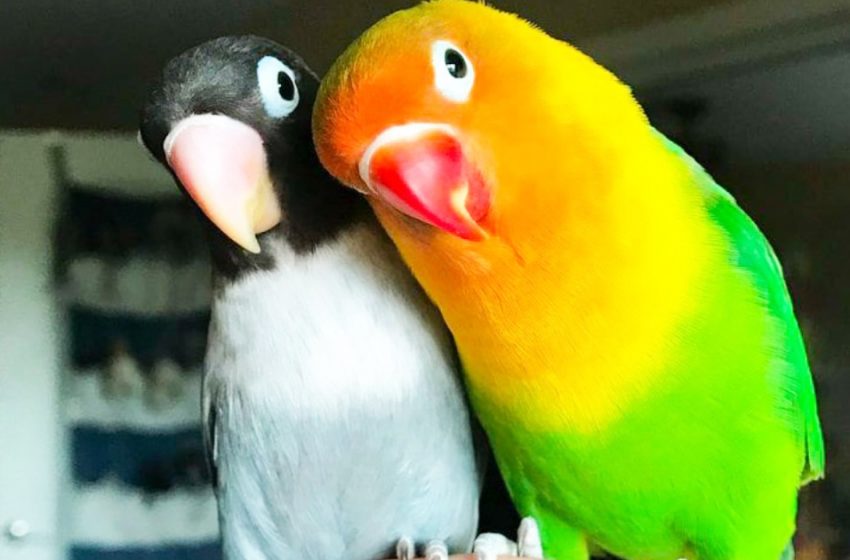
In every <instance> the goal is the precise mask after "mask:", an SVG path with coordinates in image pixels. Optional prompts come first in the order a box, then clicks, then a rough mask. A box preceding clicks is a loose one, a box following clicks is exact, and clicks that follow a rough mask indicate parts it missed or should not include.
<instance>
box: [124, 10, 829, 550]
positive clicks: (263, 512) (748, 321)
mask: <svg viewBox="0 0 850 560" xmlns="http://www.w3.org/2000/svg"><path fill="white" fill-rule="evenodd" d="M318 83H319V82H318V80H317V79H316V77H315V76H314V75H313V74H312V73H311V72H310V71H309V70H308V69H307V67H306V66H305V65H304V63H303V61H301V59H300V58H298V57H297V56H296V55H294V54H293V53H291V52H290V51H288V50H286V49H284V48H282V47H280V46H278V45H276V44H274V43H272V42H269V41H266V40H263V39H257V38H231V39H220V40H216V41H213V42H210V43H207V44H205V45H202V46H200V47H197V48H196V49H193V50H191V51H189V52H187V53H185V54H183V55H181V56H180V57H178V58H177V59H175V60H174V61H172V62H171V63H169V65H168V66H167V67H166V68H165V71H164V73H163V78H162V83H161V84H160V86H159V87H158V88H157V89H156V90H155V91H154V93H153V94H152V96H151V98H150V101H149V102H148V104H147V105H146V107H145V109H144V112H143V117H142V126H141V134H142V139H143V141H144V143H145V145H146V146H147V147H148V149H149V150H150V151H151V152H152V153H153V154H154V155H155V156H156V157H157V158H158V159H159V160H160V161H161V162H163V163H164V164H165V165H166V166H167V167H168V168H169V169H170V170H171V171H172V172H173V174H174V175H175V177H176V179H177V181H178V183H179V184H180V185H182V187H183V189H184V190H185V191H186V192H187V193H188V195H189V196H190V197H191V198H192V199H193V200H194V201H195V202H196V203H197V205H198V206H199V207H200V209H201V210H202V211H203V212H204V214H205V215H206V216H207V217H208V218H209V220H210V222H211V223H212V224H213V225H214V227H212V228H210V230H211V232H212V238H213V239H212V243H211V247H212V252H213V258H214V265H215V272H216V288H215V295H214V297H215V300H214V303H213V316H212V323H211V326H210V341H209V352H208V356H207V367H206V370H207V371H206V379H205V386H204V399H203V410H204V417H205V422H206V426H207V434H208V438H207V440H208V441H207V443H208V448H209V451H210V455H211V462H212V464H213V465H214V466H215V468H216V471H217V473H216V480H217V495H218V499H219V507H220V512H221V521H222V532H223V541H224V547H225V553H226V555H227V557H228V558H289V557H293V558H294V557H303V558H321V559H325V560H327V559H336V558H338V559H342V558H385V557H387V556H389V555H391V554H392V549H393V545H394V544H395V543H396V542H398V547H397V550H396V552H397V553H398V554H399V556H401V557H403V558H409V557H410V556H411V555H412V554H413V553H414V550H415V549H416V548H418V549H419V550H421V549H422V547H423V546H424V548H425V553H426V555H427V556H429V557H438V558H439V557H444V556H445V554H446V552H447V551H449V552H461V551H465V550H468V549H469V546H470V544H471V543H472V540H473V537H474V534H475V531H476V521H477V502H478V495H479V487H480V486H479V485H480V482H481V472H482V464H481V461H480V459H479V457H480V456H481V454H480V453H479V452H478V451H476V449H480V448H481V447H480V446H481V445H482V443H481V442H480V441H477V440H476V437H475V431H474V428H473V422H474V420H473V419H472V417H471V416H470V414H469V413H468V412H467V408H466V398H467V397H465V396H464V395H465V394H468V395H469V397H468V398H469V400H470V402H471V405H472V408H473V409H474V411H475V415H476V416H477V418H478V419H479V420H480V421H481V424H482V425H483V427H484V429H485V430H486V433H487V437H488V438H489V442H490V444H491V445H492V448H493V451H494V453H495V457H496V461H497V464H498V467H499V470H500V472H501V474H502V476H503V477H504V479H505V482H506V483H507V486H508V489H509V491H510V494H511V497H512V499H513V501H514V503H515V504H516V506H517V508H518V510H519V511H520V513H521V514H522V515H526V516H530V517H532V518H533V520H535V521H536V523H535V522H534V521H527V522H524V524H523V525H522V526H521V531H520V535H519V538H518V541H519V543H520V550H519V553H520V554H526V555H529V556H534V555H538V554H539V552H540V551H539V550H538V549H539V546H538V545H539V543H538V541H537V536H538V535H537V534H536V529H537V527H538V526H539V530H540V535H539V536H540V537H541V538H542V544H543V552H544V553H545V555H546V557H551V558H557V559H560V560H574V559H583V558H587V557H588V555H589V554H590V552H592V551H595V550H604V551H607V552H610V553H613V554H616V555H618V556H622V557H625V558H630V559H631V558H635V559H638V558H639V559H644V558H647V559H654V558H659V559H661V558H680V557H686V558H694V559H700V560H729V559H736V558H742V559H743V558H746V559H747V560H754V559H764V560H775V559H776V558H778V557H780V556H781V555H782V554H783V553H785V554H788V553H793V549H792V548H790V545H789V541H790V539H791V537H792V535H793V532H794V525H795V522H794V518H795V513H796V499H797V492H798V490H799V488H800V486H801V485H802V484H803V483H805V482H808V481H809V480H812V479H815V478H819V477H820V476H822V474H823V470H824V454H823V441H822V436H821V431H820V425H819V421H818V417H817V407H816V402H815V394H814V388H813V383H812V378H811V374H810V372H809V368H808V364H807V360H806V355H805V350H804V346H803V342H802V338H801V336H800V333H799V329H798V326H797V322H796V319H795V317H794V313H793V310H792V306H791V302H790V298H789V295H788V292H787V290H786V287H785V284H784V281H783V279H782V273H781V269H780V267H779V264H778V261H777V260H776V257H775V256H774V254H773V252H772V250H771V249H770V246H769V245H768V243H767V241H766V240H765V239H764V237H763V236H762V234H761V233H760V232H759V230H758V229H757V227H756V226H755V225H754V224H753V223H752V221H750V219H749V218H748V217H747V216H746V214H745V213H744V212H743V211H742V210H741V209H740V208H739V207H738V206H737V205H736V204H735V202H734V200H733V199H732V197H731V196H729V195H728V194H727V193H726V192H725V191H724V190H723V189H721V187H719V186H718V185H717V184H715V183H714V182H713V181H712V179H711V178H710V177H709V176H708V174H706V173H705V171H704V170H703V169H702V168H700V167H699V166H698V165H697V164H696V163H695V162H694V161H693V160H691V159H690V158H689V157H688V156H687V155H686V154H685V153H683V152H682V151H681V150H680V149H679V148H678V147H677V146H675V145H674V144H672V143H671V142H669V141H668V140H667V139H666V138H664V137H663V136H662V135H661V134H659V133H658V132H656V131H655V130H654V129H653V128H652V127H651V125H650V124H649V123H648V122H647V120H646V117H645V115H644V113H643V112H642V110H641V108H640V106H639V105H638V104H637V103H636V102H635V100H634V99H633V98H632V96H631V94H630V91H629V90H628V88H627V87H625V86H624V85H623V84H621V83H620V82H619V81H618V80H617V79H616V78H615V77H614V76H613V75H611V74H610V73H609V72H607V71H606V70H604V69H603V68H601V67H600V66H599V65H597V64H596V63H594V62H593V61H592V60H591V59H590V58H588V57H586V56H585V55H583V54H581V53H580V52H578V51H577V50H575V49H574V48H572V47H571V46H569V45H567V44H566V43H563V42H560V41H557V40H555V39H552V38H551V37H549V36H547V35H546V34H545V33H543V32H542V31H540V30H538V29H536V28H534V27H532V26H531V25H529V24H527V23H525V22H524V21H522V20H520V19H519V18H517V17H515V16H513V15H511V14H506V13H503V12H499V11H497V10H495V9H492V8H490V7H487V6H485V5H483V4H480V3H474V2H467V1H465V0H433V1H431V2H428V3H424V4H421V5H418V6H416V7H413V8H411V9H408V10H403V11H400V12H397V13H395V14H392V15H390V16H389V17H387V18H385V19H384V20H382V21H380V22H378V23H377V24H375V25H374V26H373V27H372V28H371V29H369V30H368V31H367V32H366V33H364V34H363V35H362V36H361V38H360V39H358V40H357V41H356V42H355V43H354V44H352V45H351V46H350V47H349V48H348V50H346V52H345V53H344V54H343V55H342V56H341V57H340V58H339V59H338V60H337V62H336V63H335V64H334V66H333V67H332V69H331V70H330V72H329V73H328V75H327V76H326V78H325V79H324V81H323V82H322V84H321V87H320V88H318ZM317 88H318V90H317ZM314 99H315V106H314ZM320 164H321V165H320ZM323 167H324V169H323ZM325 169H326V170H327V171H325ZM331 176H333V177H334V178H336V179H337V180H338V181H339V182H341V183H343V184H344V185H346V186H348V187H351V188H350V189H346V188H344V187H343V186H341V185H339V184H338V183H337V182H336V181H335V180H334V179H332V178H331ZM355 191H361V192H363V193H365V194H366V195H367V197H365V199H364V198H363V197H360V195H359V194H358V193H356V192H355ZM366 200H368V203H369V205H370V206H371V209H372V210H373V211H374V214H373V213H372V212H370V211H369V208H368V207H367V205H366ZM374 216H377V220H378V221H377V222H376V221H375V218H374ZM378 222H380V226H379V225H378ZM382 228H383V230H384V231H386V233H387V234H388V237H387V236H386V235H385V234H384V231H382ZM390 240H391V241H392V242H390ZM407 268H409V270H410V271H411V272H412V275H413V276H410V274H409V273H408V272H407ZM414 277H415V281H414V279H413V278H414ZM420 285H421V286H422V288H424V291H423V290H422V289H420V287H419V286H420ZM426 294H427V296H426ZM429 300H430V301H432V302H433V304H434V305H435V306H436V310H435V309H434V308H433V307H432V304H431V303H430V301H429ZM443 322H445V325H446V326H447V327H448V331H447V330H446V326H444V323H443ZM449 332H450V333H451V337H450V336H449V334H448V333H449ZM452 342H454V344H455V345H456V347H457V351H458V354H459V358H460V364H458V363H457V362H456V359H455V354H454V349H453V344H452ZM458 369H460V370H461V371H462V372H463V377H464V379H465V385H466V393H464V391H463V387H462V385H461V382H460V381H459V378H458V376H457V374H456V372H457V371H458ZM432 541H434V542H432ZM494 543H495V544H496V545H497V546H494ZM502 544H504V543H502ZM509 551H510V550H509V546H508V545H505V546H504V547H502V546H501V545H498V542H497V540H495V539H493V540H489V541H488V540H486V539H484V540H482V541H480V546H479V552H481V553H482V554H485V553H487V554H489V553H494V552H509Z"/></svg>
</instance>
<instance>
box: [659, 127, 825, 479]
mask: <svg viewBox="0 0 850 560" xmlns="http://www.w3.org/2000/svg"><path fill="white" fill-rule="evenodd" d="M658 134H659V136H661V138H662V141H663V142H664V144H665V145H666V146H667V148H668V149H669V150H670V151H671V152H673V153H674V154H675V155H676V156H677V157H679V158H681V159H682V160H684V161H685V162H687V163H688V165H689V166H690V167H691V168H692V169H693V172H694V175H695V176H696V177H700V178H701V179H702V180H701V181H700V182H699V185H700V187H701V188H702V189H703V192H704V194H705V204H706V207H707V209H708V212H709V215H710V216H711V218H712V219H713V220H714V221H715V223H716V224H717V225H719V226H720V227H721V228H722V229H723V231H724V232H725V233H726V235H727V236H728V238H729V241H730V246H731V247H732V248H733V250H734V252H735V253H734V261H733V262H734V264H735V265H737V266H738V267H739V268H741V269H743V270H745V271H747V272H748V273H749V274H750V276H751V279H752V282H753V284H754V285H755V286H756V289H757V290H758V291H759V293H760V294H762V296H763V297H764V299H765V305H766V307H767V309H768V311H769V312H770V313H771V315H773V317H774V318H775V320H776V321H777V323H778V324H779V325H781V326H782V327H783V330H784V333H783V335H784V338H785V348H786V352H787V356H786V360H787V361H788V367H786V368H784V370H783V371H782V374H781V375H780V376H779V379H778V383H779V387H780V389H781V390H782V391H783V392H784V395H785V397H786V399H785V405H786V406H787V410H785V411H782V412H783V413H784V414H785V415H786V416H787V418H788V420H789V422H790V423H791V425H792V427H793V428H794V429H795V431H796V432H797V434H798V436H799V439H800V443H801V446H804V449H805V452H806V463H805V466H804V468H803V472H802V475H801V477H802V482H803V483H804V484H805V483H806V482H809V481H811V480H816V479H819V478H822V477H823V473H824V464H825V455H824V445H823V434H822V433H821V427H820V421H819V420H818V412H817V403H816V400H815V389H814V384H813V382H812V375H811V371H810V369H809V363H808V359H807V358H806V351H805V347H804V345H803V339H802V336H801V334H800V329H799V326H798V325H797V319H796V317H795V315H794V308H793V305H792V303H791V297H790V295H789V293H788V289H787V287H786V285H785V281H784V279H783V274H782V266H781V265H780V264H779V259H777V257H776V253H774V251H773V248H772V247H771V246H770V243H768V241H767V239H766V238H765V237H764V235H763V234H762V232H761V231H760V230H759V229H758V226H756V224H755V223H754V222H753V221H752V220H751V219H750V217H749V216H747V214H746V213H745V212H744V211H743V210H741V208H740V207H739V206H738V204H737V203H736V202H735V199H734V198H733V197H732V195H731V194H729V193H728V192H726V191H725V190H724V189H723V187H721V186H720V185H718V184H717V183H716V182H715V181H714V180H713V179H712V178H711V176H709V175H708V173H706V172H705V170H704V169H703V168H702V166H700V165H699V164H698V163H697V162H696V161H695V160H694V159H693V158H692V157H690V156H689V155H688V154H687V153H686V152H685V151H684V150H682V148H680V147H679V146H678V145H676V144H674V143H673V142H671V141H670V140H669V139H668V138H666V137H664V136H663V135H661V134H660V133H658Z"/></svg>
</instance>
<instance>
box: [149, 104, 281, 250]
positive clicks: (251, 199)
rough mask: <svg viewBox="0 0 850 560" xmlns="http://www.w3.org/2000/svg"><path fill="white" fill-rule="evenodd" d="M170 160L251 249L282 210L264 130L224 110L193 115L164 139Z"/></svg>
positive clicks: (216, 218)
mask: <svg viewBox="0 0 850 560" xmlns="http://www.w3.org/2000/svg"><path fill="white" fill-rule="evenodd" d="M163 149H164V151H165V157H166V160H167V161H168V165H169V166H170V167H171V169H172V170H173V171H174V174H175V175H176V176H177V179H178V180H179V181H180V183H181V184H182V185H183V187H184V188H185V189H186V191H187V192H188V193H189V196H191V197H192V200H194V201H195V203H196V204H197V205H198V207H200V209H201V210H202V211H203V213H204V214H206V216H207V217H208V218H209V219H210V221H212V223H213V224H215V226H216V227H217V228H219V229H220V230H221V231H222V233H224V234H225V235H227V236H228V237H229V238H230V239H232V240H233V241H234V242H235V243H238V244H239V245H240V246H242V247H243V248H244V249H246V250H247V251H250V252H252V253H259V252H260V244H259V242H258V241H257V234H260V233H263V232H265V231H268V230H270V229H271V228H273V227H275V226H276V225H277V224H279V223H280V221H281V219H282V213H281V208H280V204H279V203H278V200H277V197H276V196H275V192H274V187H273V186H272V182H271V179H270V177H269V172H268V164H267V162H266V150H265V147H264V145H263V139H262V138H261V137H260V135H259V133H258V132H257V131H256V130H254V129H253V128H251V127H250V126H248V125H246V124H244V123H242V122H240V121H237V120H236V119H232V118H230V117H226V116H224V115H209V114H208V115H192V116H190V117H187V118H185V119H183V120H182V121H180V122H179V123H177V125H175V126H174V128H173V129H172V130H171V132H170V133H169V135H168V136H167V137H166V138H165V142H164V143H163Z"/></svg>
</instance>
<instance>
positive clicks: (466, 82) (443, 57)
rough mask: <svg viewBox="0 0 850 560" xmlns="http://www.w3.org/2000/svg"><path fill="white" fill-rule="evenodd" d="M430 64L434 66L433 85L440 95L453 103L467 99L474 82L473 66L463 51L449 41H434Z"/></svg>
mask: <svg viewBox="0 0 850 560" xmlns="http://www.w3.org/2000/svg"><path fill="white" fill-rule="evenodd" d="M431 65H432V66H433V67H434V87H436V88H437V91H439V92H440V95H442V96H443V97H445V98H446V99H448V100H449V101H453V102H455V103H463V102H465V101H467V100H468V99H469V94H470V92H471V91H472V84H473V83H475V68H473V67H472V63H471V62H470V61H469V58H467V57H466V55H465V54H463V51H461V50H460V49H459V48H458V47H457V46H456V45H454V44H452V43H451V42H450V41H445V40H442V39H441V40H439V41H434V44H432V45H431Z"/></svg>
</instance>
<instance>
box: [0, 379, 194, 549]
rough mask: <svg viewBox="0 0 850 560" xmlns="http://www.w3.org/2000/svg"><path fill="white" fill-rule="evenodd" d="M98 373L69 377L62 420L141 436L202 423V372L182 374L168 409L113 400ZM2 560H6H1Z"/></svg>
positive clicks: (80, 425)
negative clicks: (179, 390)
mask: <svg viewBox="0 0 850 560" xmlns="http://www.w3.org/2000/svg"><path fill="white" fill-rule="evenodd" d="M100 376H101V374H100V372H99V370H88V369H86V370H77V371H75V372H73V373H72V374H71V375H69V378H70V381H69V383H68V386H67V398H66V399H65V402H64V405H65V417H66V418H67V421H68V423H69V424H70V425H72V426H79V427H87V428H96V429H100V430H106V431H114V430H129V431H133V432H140V433H146V434H150V433H162V432H167V433H170V432H179V431H185V430H190V429H197V428H198V426H199V425H200V422H201V408H200V406H199V404H198V403H200V402H201V401H200V398H201V373H200V371H196V370H191V371H186V372H184V377H183V394H182V395H181V396H180V398H179V399H177V402H175V403H173V404H172V405H171V406H170V407H168V408H166V409H164V410H155V409H153V408H151V407H150V406H148V404H147V403H146V401H145V400H144V399H131V400H114V399H109V398H105V395H104V394H103V393H102V391H101V380H100ZM4 560H5V559H4Z"/></svg>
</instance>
